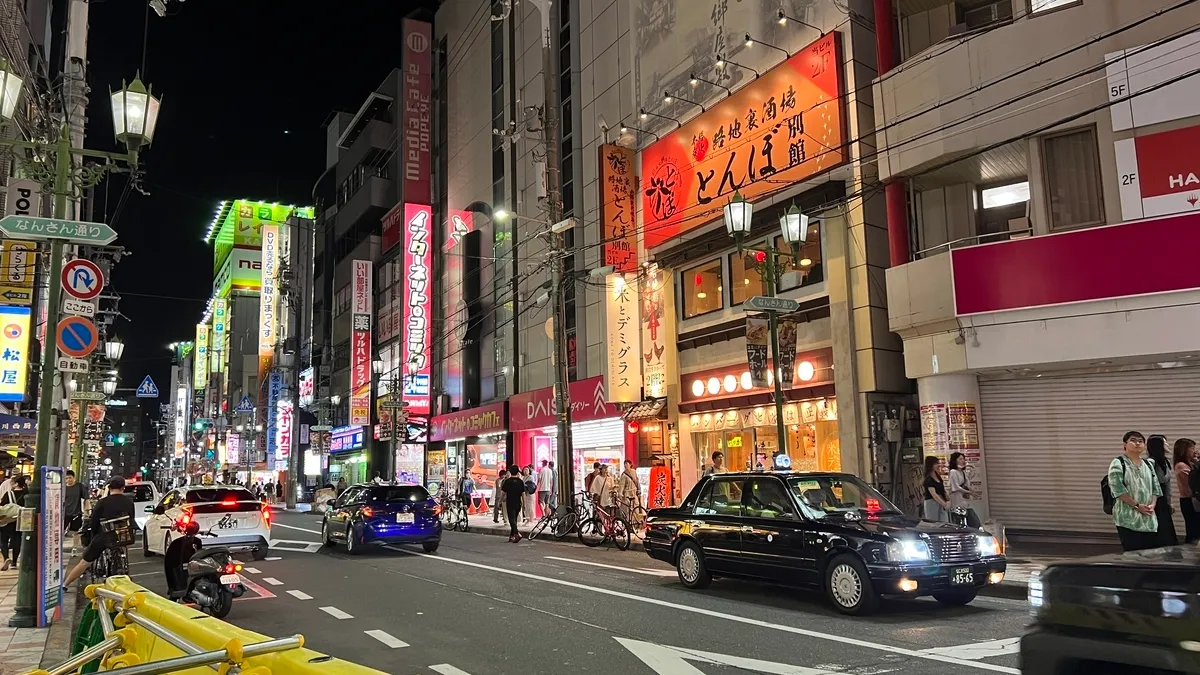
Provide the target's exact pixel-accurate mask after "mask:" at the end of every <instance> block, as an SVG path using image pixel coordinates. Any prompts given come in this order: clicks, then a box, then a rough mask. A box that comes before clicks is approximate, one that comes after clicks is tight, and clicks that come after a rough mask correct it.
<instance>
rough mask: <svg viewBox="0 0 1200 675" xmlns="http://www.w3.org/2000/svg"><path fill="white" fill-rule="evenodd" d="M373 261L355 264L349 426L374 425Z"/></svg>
mask: <svg viewBox="0 0 1200 675" xmlns="http://www.w3.org/2000/svg"><path fill="white" fill-rule="evenodd" d="M371 276H372V274H371V261H370V260H355V261H354V280H353V282H352V283H353V286H352V287H351V289H350V290H351V302H350V305H351V309H352V310H353V319H352V320H353V322H354V324H353V326H351V328H352V332H351V335H350V424H352V425H367V424H370V423H371V305H372V303H373V302H374V295H373V293H374V292H373V291H372V290H371V289H372V285H373V284H372V282H371Z"/></svg>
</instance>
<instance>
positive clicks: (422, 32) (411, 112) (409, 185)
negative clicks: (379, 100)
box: [400, 19, 433, 220]
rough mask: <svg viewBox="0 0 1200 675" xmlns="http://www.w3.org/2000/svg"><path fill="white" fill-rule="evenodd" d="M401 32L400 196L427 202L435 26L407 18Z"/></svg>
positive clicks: (418, 201) (407, 199) (411, 200)
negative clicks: (401, 173)
mask: <svg viewBox="0 0 1200 675" xmlns="http://www.w3.org/2000/svg"><path fill="white" fill-rule="evenodd" d="M401 31H402V32H403V34H404V47H403V49H402V50H401V52H400V70H401V71H402V72H403V73H404V87H403V91H404V96H403V99H402V100H403V103H402V106H401V108H400V124H401V131H400V134H401V138H400V140H401V144H400V155H401V159H400V165H401V169H402V170H403V172H404V176H403V178H404V190H403V192H402V193H401V196H402V197H403V198H404V201H406V202H417V203H420V204H428V203H429V201H430V199H432V192H431V191H430V189H429V174H430V167H431V159H430V151H431V148H432V125H431V123H430V121H431V118H432V116H431V114H430V104H429V97H430V94H431V92H432V89H433V50H432V43H433V26H432V25H431V24H429V23H426V22H424V21H415V20H413V19H404V21H403V23H402V24H401ZM405 211H407V206H406V207H405ZM405 219H406V220H407V216H406V218H405Z"/></svg>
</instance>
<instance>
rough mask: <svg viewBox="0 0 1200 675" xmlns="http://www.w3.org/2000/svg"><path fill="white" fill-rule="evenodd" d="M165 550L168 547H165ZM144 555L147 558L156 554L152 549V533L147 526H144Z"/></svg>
mask: <svg viewBox="0 0 1200 675" xmlns="http://www.w3.org/2000/svg"><path fill="white" fill-rule="evenodd" d="M163 550H164V551H165V550H167V549H165V548H164V549H163ZM142 555H143V556H144V557H147V558H151V557H153V556H154V551H151V550H150V534H149V533H148V532H147V531H146V529H145V528H142Z"/></svg>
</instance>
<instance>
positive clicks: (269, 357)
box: [258, 224, 279, 410]
mask: <svg viewBox="0 0 1200 675" xmlns="http://www.w3.org/2000/svg"><path fill="white" fill-rule="evenodd" d="M278 277H279V226H278V225H267V224H264V225H263V226H262V290H261V291H260V293H259V297H258V381H259V382H262V381H263V379H265V377H266V374H267V371H268V370H270V369H271V366H272V365H273V364H274V362H275V341H276V338H277V337H278V336H277V331H278V327H277V325H276V324H277V319H278V317H277V316H276V311H275V310H276V306H277V304H278V300H279V298H278V295H279V278H278ZM271 410H274V408H271Z"/></svg>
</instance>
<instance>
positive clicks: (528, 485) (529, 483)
mask: <svg viewBox="0 0 1200 675" xmlns="http://www.w3.org/2000/svg"><path fill="white" fill-rule="evenodd" d="M536 492H537V482H536V481H534V480H533V479H532V477H531V478H529V479H527V480H526V481H525V494H527V495H531V494H535V493H536Z"/></svg>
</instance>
